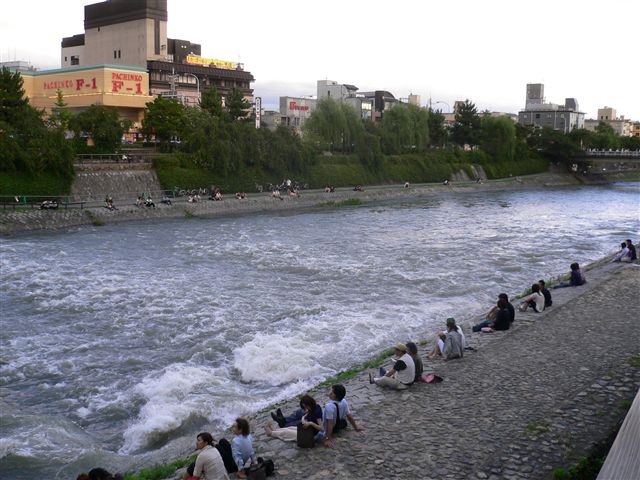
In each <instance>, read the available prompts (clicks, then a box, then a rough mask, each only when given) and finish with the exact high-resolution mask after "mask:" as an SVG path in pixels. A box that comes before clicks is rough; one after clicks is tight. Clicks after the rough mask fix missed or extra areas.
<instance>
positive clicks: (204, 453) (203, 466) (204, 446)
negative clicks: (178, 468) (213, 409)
mask: <svg viewBox="0 0 640 480" xmlns="http://www.w3.org/2000/svg"><path fill="white" fill-rule="evenodd" d="M196 450H200V453H199V454H198V456H197V457H196V463H195V466H194V469H193V473H192V474H191V477H189V473H186V474H185V475H184V477H183V478H184V479H185V480H186V479H188V478H192V479H207V480H208V479H211V478H214V479H220V480H229V476H228V475H227V470H226V468H225V466H224V462H223V461H222V456H220V452H219V451H218V450H217V449H216V448H214V445H213V436H212V435H211V434H210V433H209V432H202V433H199V434H198V436H197V437H196Z"/></svg>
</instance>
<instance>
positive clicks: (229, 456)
mask: <svg viewBox="0 0 640 480" xmlns="http://www.w3.org/2000/svg"><path fill="white" fill-rule="evenodd" d="M216 449H217V450H218V452H220V456H221V457H222V461H223V462H224V468H225V469H226V470H227V473H235V472H237V471H238V466H237V465H236V462H234V461H233V452H232V451H231V444H230V443H229V441H228V440H227V439H226V438H221V439H220V441H219V442H218V443H217V444H216Z"/></svg>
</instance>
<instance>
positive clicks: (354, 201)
mask: <svg viewBox="0 0 640 480" xmlns="http://www.w3.org/2000/svg"><path fill="white" fill-rule="evenodd" d="M358 205H362V200H360V199H359V198H347V199H345V200H339V201H337V202H336V201H333V200H331V201H329V202H324V203H320V204H319V205H318V206H319V207H331V208H334V207H356V206H358Z"/></svg>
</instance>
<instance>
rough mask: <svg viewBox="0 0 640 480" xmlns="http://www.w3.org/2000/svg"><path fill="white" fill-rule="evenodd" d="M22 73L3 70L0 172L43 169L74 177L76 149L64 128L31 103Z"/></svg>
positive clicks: (0, 82) (0, 76)
mask: <svg viewBox="0 0 640 480" xmlns="http://www.w3.org/2000/svg"><path fill="white" fill-rule="evenodd" d="M22 87H23V81H22V77H21V75H20V74H19V73H12V72H10V71H9V70H8V69H6V68H3V69H2V71H1V72H0V172H16V171H18V172H26V173H29V174H31V175H32V176H37V175H38V174H41V173H47V174H54V175H57V176H60V177H64V178H71V177H73V150H72V148H71V147H70V146H69V145H68V143H67V142H66V141H65V138H64V129H63V128H62V127H61V126H60V125H56V124H55V123H53V122H46V121H45V120H44V115H43V112H42V111H39V110H37V109H35V108H33V107H32V106H31V105H29V102H28V100H27V99H26V97H25V92H24V89H23V88H22Z"/></svg>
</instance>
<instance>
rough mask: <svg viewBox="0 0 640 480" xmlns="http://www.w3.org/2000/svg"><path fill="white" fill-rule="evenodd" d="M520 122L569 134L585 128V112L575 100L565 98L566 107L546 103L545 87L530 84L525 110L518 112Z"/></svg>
mask: <svg viewBox="0 0 640 480" xmlns="http://www.w3.org/2000/svg"><path fill="white" fill-rule="evenodd" d="M518 122H519V123H520V124H521V125H537V126H540V127H548V128H551V129H553V130H559V131H561V132H565V133H568V132H570V131H571V130H573V129H575V128H583V127H584V112H581V111H580V108H579V106H578V101H577V100H576V99H575V98H565V100H564V105H557V104H555V103H546V101H545V98H544V85H543V84H542V83H530V84H528V85H527V99H526V104H525V109H524V110H522V111H520V112H518Z"/></svg>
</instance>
